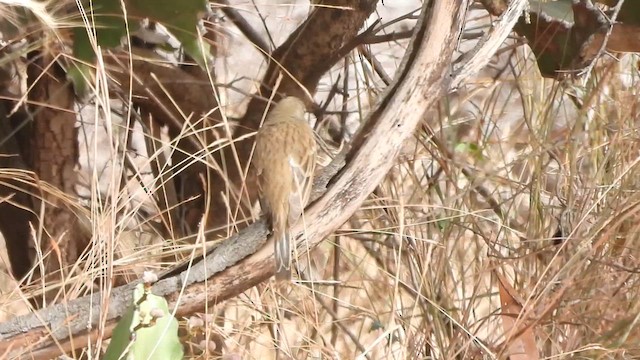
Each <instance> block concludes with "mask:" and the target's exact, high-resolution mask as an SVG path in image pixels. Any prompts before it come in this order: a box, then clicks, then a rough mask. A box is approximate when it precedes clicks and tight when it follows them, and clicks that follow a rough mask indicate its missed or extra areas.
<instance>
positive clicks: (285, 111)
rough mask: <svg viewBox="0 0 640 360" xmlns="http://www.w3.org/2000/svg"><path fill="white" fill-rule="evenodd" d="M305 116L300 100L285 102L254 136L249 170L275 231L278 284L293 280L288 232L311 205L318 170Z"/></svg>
mask: <svg viewBox="0 0 640 360" xmlns="http://www.w3.org/2000/svg"><path fill="white" fill-rule="evenodd" d="M304 113H305V105H304V103H303V102H302V100H300V99H298V98H296V97H293V96H290V97H286V98H284V99H282V100H280V102H279V103H278V104H277V105H276V106H275V107H274V108H273V110H271V112H270V113H269V114H268V115H267V118H266V119H265V121H264V124H263V125H262V127H261V128H260V130H259V131H258V135H257V136H256V148H255V152H254V155H253V167H254V169H255V171H256V175H257V180H258V191H259V194H260V205H261V207H262V211H263V212H264V213H265V214H267V215H268V216H269V218H270V221H271V227H272V229H273V238H274V241H275V242H274V250H275V251H274V252H275V261H276V279H277V280H289V279H290V278H291V270H290V267H291V239H290V236H289V229H290V228H291V226H292V225H294V224H295V223H296V222H297V221H298V219H299V218H300V216H301V215H302V212H303V210H304V208H305V206H306V205H307V202H308V201H309V195H310V194H311V185H312V182H313V172H314V169H315V165H316V141H315V138H314V134H313V130H312V129H311V127H310V126H309V124H308V123H307V122H306V121H305V118H304Z"/></svg>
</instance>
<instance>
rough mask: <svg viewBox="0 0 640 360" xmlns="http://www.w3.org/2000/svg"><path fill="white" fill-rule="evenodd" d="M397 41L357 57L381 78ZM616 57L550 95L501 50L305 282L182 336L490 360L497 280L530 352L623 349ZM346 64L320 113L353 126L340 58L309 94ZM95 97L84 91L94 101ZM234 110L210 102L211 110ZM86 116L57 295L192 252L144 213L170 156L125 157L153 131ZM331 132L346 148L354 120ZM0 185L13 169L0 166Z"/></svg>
mask: <svg viewBox="0 0 640 360" xmlns="http://www.w3.org/2000/svg"><path fill="white" fill-rule="evenodd" d="M288 11H289V10H288ZM290 11H291V12H285V14H288V15H289V16H292V12H294V11H297V12H300V10H299V9H296V10H290ZM278 14H280V16H282V14H281V13H278ZM274 17H275V18H276V19H278V17H277V16H274ZM405 26H406V25H405ZM285 28H286V27H285ZM282 31H283V32H284V31H286V30H282ZM281 35H282V34H281V33H279V34H278V36H281ZM236 41H239V40H237V39H236ZM405 44H406V43H405V42H400V43H399V44H395V45H393V46H392V45H389V44H383V45H378V46H375V47H373V48H372V52H373V54H374V55H375V56H381V57H384V58H385V59H387V61H385V62H384V65H385V67H386V70H387V72H388V73H389V74H392V73H393V70H394V66H395V61H396V59H395V57H397V55H398V54H399V53H400V51H401V49H402V47H403V46H404V45H405ZM242 49H243V47H242V46H238V47H237V48H232V49H231V50H230V51H229V54H230V56H232V57H233V56H242V55H238V52H239V51H242ZM633 59H634V58H632V57H627V58H625V61H623V62H621V63H619V64H615V63H613V62H611V61H607V62H603V63H602V64H601V66H599V67H597V69H596V72H595V73H594V76H592V77H591V79H590V80H589V81H588V82H587V83H586V84H578V82H569V81H567V82H566V83H562V84H561V83H558V82H553V81H549V80H543V79H541V78H540V77H539V75H538V73H537V70H536V69H535V64H534V63H533V62H532V61H531V56H530V54H528V53H527V52H526V51H525V50H523V49H522V48H519V49H518V50H517V51H514V52H505V53H503V55H502V56H501V57H500V58H499V59H496V63H495V64H494V67H493V68H488V69H487V70H486V71H485V72H484V73H483V74H481V75H480V76H479V77H478V79H476V81H475V82H474V83H471V84H469V85H468V86H467V88H465V89H464V90H463V91H461V92H459V93H458V94H456V95H451V96H450V97H448V98H447V99H443V100H442V102H441V104H440V107H439V109H434V111H433V112H432V113H431V114H430V118H429V119H425V125H424V126H423V127H421V128H419V129H417V131H416V135H415V138H414V139H413V141H412V142H411V143H408V144H406V147H405V149H404V152H403V154H402V156H401V158H400V159H399V160H398V162H397V165H396V166H395V167H394V168H393V170H392V171H391V172H390V173H389V175H388V176H387V178H386V180H385V181H384V182H383V183H382V184H380V185H379V186H378V188H377V189H376V191H375V192H374V194H372V195H371V197H370V198H369V200H368V201H367V202H366V203H365V204H363V206H362V208H361V210H360V211H359V212H358V213H357V214H355V215H354V216H353V218H352V219H351V220H350V221H349V222H348V223H347V224H345V225H343V226H342V227H341V228H340V229H338V230H336V232H335V234H334V235H333V236H332V237H330V238H327V239H326V240H325V241H324V243H323V244H322V245H321V246H320V247H318V248H316V249H313V250H312V251H311V252H310V254H308V255H303V256H301V257H300V259H299V261H300V264H299V268H300V269H301V270H302V271H301V272H302V275H301V276H302V277H303V278H304V279H306V280H308V281H304V282H303V281H301V282H299V283H296V284H292V285H289V286H283V285H278V284H276V283H274V282H269V283H264V284H261V285H259V286H256V287H254V288H252V289H250V290H248V291H246V292H245V293H243V294H242V295H240V296H238V297H237V298H235V299H232V300H228V301H225V302H223V303H219V304H217V305H215V306H214V307H212V308H209V309H208V311H207V316H203V318H205V320H206V321H205V322H204V324H206V325H205V326H204V328H203V329H201V330H203V334H201V335H199V336H194V338H193V339H192V341H193V342H195V343H198V342H199V341H200V340H201V339H207V341H211V342H213V343H215V342H219V341H223V342H224V350H223V353H224V354H225V356H226V358H229V359H231V358H241V359H268V358H275V357H276V351H274V349H276V348H280V349H282V351H283V352H284V353H286V354H290V355H291V356H293V357H294V358H299V359H303V358H341V359H355V358H357V359H362V358H369V359H387V358H398V359H400V358H406V359H420V358H437V359H456V358H458V359H471V358H494V357H495V358H505V357H506V355H507V353H506V351H507V348H508V347H507V346H506V345H505V340H507V338H506V337H505V330H504V327H503V319H502V317H501V316H500V311H501V302H500V294H499V288H498V280H497V276H498V274H499V275H500V276H503V277H504V278H506V279H508V281H509V284H510V285H511V286H512V287H513V288H514V289H515V291H516V292H517V295H518V296H519V301H520V302H521V305H522V307H523V309H524V313H523V314H521V315H522V316H521V317H520V318H519V319H518V320H517V321H516V323H517V324H525V323H526V324H529V325H530V326H531V329H532V330H533V333H534V334H535V336H536V341H537V345H538V349H539V351H540V354H541V357H544V358H550V359H555V358H565V357H569V356H574V357H576V358H604V359H609V358H611V359H617V358H633V357H638V356H640V346H638V345H637V344H640V331H638V329H637V322H638V314H639V313H640V291H639V288H638V285H637V282H638V279H639V277H638V275H637V274H638V269H640V263H639V260H638V258H640V256H639V255H640V251H639V250H640V249H638V247H637V243H638V239H636V237H637V234H638V233H639V231H638V230H640V229H639V225H638V224H640V221H639V220H640V212H638V211H637V210H639V209H640V195H638V194H637V193H636V188H637V187H638V181H637V180H636V179H640V173H639V172H638V162H639V161H640V157H639V155H638V154H640V152H639V150H640V146H639V145H638V144H639V142H638V132H637V127H638V123H639V121H640V113H639V109H640V106H639V103H638V99H639V98H640V97H639V94H638V91H640V90H639V89H640V86H638V84H639V79H638V69H637V67H634V66H633V65H632V63H633V61H632V60H633ZM227 60H228V61H229V62H231V61H232V60H233V58H231V59H227ZM626 60H629V61H626ZM0 64H2V61H0ZM227 65H228V64H227ZM345 69H348V74H345V75H343V79H344V78H347V79H348V80H349V82H348V83H347V85H348V88H349V89H350V91H349V95H350V97H349V99H348V105H347V106H348V108H349V109H351V110H353V111H354V112H353V113H352V114H351V115H350V116H349V117H348V118H343V119H341V118H339V117H337V116H336V118H335V119H333V120H334V122H335V123H340V122H343V123H346V124H352V123H358V122H359V121H360V120H361V119H362V118H363V117H364V116H365V115H366V109H367V107H368V105H367V104H368V103H370V102H372V101H375V99H376V97H377V96H378V94H379V93H380V91H381V90H383V85H382V81H381V80H380V77H379V75H376V74H375V73H374V71H373V70H372V68H371V66H370V65H369V64H368V63H366V62H365V61H364V60H362V59H361V58H359V57H357V56H351V57H349V59H348V60H347V66H342V65H341V66H337V67H336V68H335V69H334V72H333V73H332V74H329V75H328V77H327V79H326V82H325V83H326V84H331V83H332V82H333V81H332V80H333V79H335V76H336V75H337V74H338V73H343V72H344V71H345ZM343 74H344V73H343ZM497 74H500V75H499V76H497ZM221 76H225V77H230V76H231V75H230V72H229V73H227V74H224V75H221ZM251 76H258V74H251ZM485 79H486V80H485ZM247 90H250V88H248V89H247ZM324 95H326V91H320V92H319V93H318V95H317V99H322V98H323V96H324ZM109 98H110V96H109V93H108V92H105V91H104V89H102V90H101V89H97V90H96V93H95V99H96V102H101V103H102V104H109V103H110V99H109ZM234 99H240V97H239V95H237V94H236V95H235V97H234V95H232V94H231V95H230V94H228V93H226V92H225V93H224V95H223V100H224V101H223V103H225V102H229V103H234V102H235V101H236V100H234ZM341 100H342V99H340V100H335V104H334V106H335V107H336V108H339V107H341V106H342V103H341ZM102 109H103V110H101V111H96V110H95V108H93V110H90V111H89V112H88V115H89V116H90V117H91V115H92V114H93V116H92V119H91V120H90V121H89V122H85V123H84V124H83V125H84V131H85V134H87V136H86V137H85V138H84V140H83V141H81V144H82V145H83V147H84V154H86V155H85V156H87V160H86V163H85V166H86V168H85V169H84V174H85V178H86V184H87V186H86V188H84V189H83V190H80V191H79V193H80V194H82V195H83V196H84V198H85V201H84V202H82V204H83V205H84V206H85V209H87V210H86V211H85V212H84V216H86V223H87V224H88V225H87V227H88V229H89V230H90V231H91V233H92V251H91V252H90V253H89V254H88V255H87V257H86V258H85V259H82V260H83V261H81V262H79V263H78V268H77V269H76V271H74V272H72V273H71V275H70V276H69V277H68V278H66V279H64V280H65V281H66V284H67V285H68V287H67V288H66V289H65V292H64V293H63V294H61V296H64V297H66V298H73V297H76V296H78V295H81V294H85V293H87V292H88V291H91V290H109V289H110V288H111V286H112V284H111V283H110V282H109V281H107V279H108V278H110V277H111V276H113V275H116V274H120V275H124V276H125V277H124V278H123V279H125V280H126V279H133V278H135V277H136V276H138V274H139V273H140V271H141V270H143V269H159V268H163V267H169V266H171V265H172V263H170V262H167V261H166V259H167V256H166V255H168V254H180V253H185V252H187V253H188V252H189V251H190V250H192V249H193V248H194V246H193V245H192V244H182V243H181V242H180V241H175V242H173V243H172V245H171V246H169V245H167V242H163V241H162V239H161V238H160V237H159V236H158V235H157V233H155V232H154V230H153V229H154V226H153V222H154V220H151V221H149V220H148V218H149V217H151V218H153V217H154V216H156V217H157V214H158V213H159V212H160V211H163V210H164V209H159V208H158V207H157V205H155V202H154V200H153V197H152V196H151V195H153V194H154V193H155V191H157V188H158V187H161V186H163V185H164V184H162V176H155V175H153V172H152V171H151V170H150V169H151V166H154V161H156V159H157V157H158V156H159V155H160V154H164V153H167V152H169V151H171V146H170V144H169V143H168V142H167V139H166V138H158V137H155V138H154V140H157V141H159V142H160V143H162V145H163V146H164V148H163V149H162V150H161V151H160V150H159V151H157V152H155V153H154V152H151V153H146V150H144V149H131V148H128V150H127V151H125V147H126V144H127V143H133V144H136V141H137V142H138V143H140V142H144V137H147V138H149V137H152V136H153V135H152V134H149V133H148V132H143V131H142V130H140V128H137V129H128V128H127V124H126V122H124V121H122V120H121V119H120V118H119V117H116V115H115V112H110V111H106V110H105V108H102ZM106 109H109V108H106ZM124 112H125V113H126V109H125V110H124ZM232 112H236V113H237V112H239V111H238V110H237V109H232V107H229V110H228V113H229V114H231V113H232ZM427 124H429V126H427ZM346 127H347V129H346V131H345V133H346V135H347V137H348V136H349V133H350V132H351V131H353V126H351V127H350V126H349V125H346ZM185 135H186V134H185ZM127 137H137V138H138V140H136V141H134V142H131V141H129V140H128V139H127ZM140 139H142V140H140ZM98 153H100V154H98ZM105 154H108V156H104V155H105ZM98 155H102V156H98ZM124 164H128V165H124ZM176 166H180V165H179V164H178V165H175V164H174V169H172V170H173V171H175V167H176ZM168 174H170V173H168ZM2 176H7V177H10V176H14V177H15V174H13V173H11V171H10V170H4V169H3V170H1V171H0V177H2ZM83 191H84V192H83ZM132 198H133V199H137V201H130V199H132ZM69 201H72V200H69ZM141 208H142V209H144V211H143V212H141V211H140V209H141ZM145 214H146V216H145ZM249 215H251V214H249ZM254 215H255V214H254ZM225 216H226V215H225ZM247 217H248V218H247V219H238V220H237V221H245V220H246V221H251V218H250V216H247ZM233 226H234V225H233V224H231V225H230V228H229V231H230V232H232V231H233ZM38 233H39V229H34V234H35V236H37V235H38ZM174 240H176V239H174ZM200 246H202V244H201V243H199V244H197V245H196V247H200ZM163 261H164V262H163ZM5 262H6V261H5ZM2 285H3V291H4V295H3V298H2V305H3V306H2V309H4V310H5V311H7V309H17V310H11V311H12V312H13V311H20V308H21V307H22V311H24V310H25V309H24V306H25V305H24V304H25V302H21V299H23V298H22V296H23V295H21V294H32V293H31V290H30V289H24V290H23V293H20V292H17V291H15V284H14V283H12V282H11V280H6V281H3V283H2ZM47 286H48V287H49V288H51V287H55V286H56V285H52V284H48V285H47ZM58 286H59V284H58ZM41 290H42V289H39V291H41ZM33 291H36V292H38V289H33ZM6 316H7V317H10V316H11V315H10V314H7V315H6ZM517 326H519V325H517ZM201 337H202V338H201ZM280 337H283V339H279V338H280ZM513 341H514V340H513V339H511V340H509V341H507V342H513ZM98 346H100V345H98ZM92 349H93V351H95V349H96V348H95V344H93V345H92ZM196 352H197V351H196Z"/></svg>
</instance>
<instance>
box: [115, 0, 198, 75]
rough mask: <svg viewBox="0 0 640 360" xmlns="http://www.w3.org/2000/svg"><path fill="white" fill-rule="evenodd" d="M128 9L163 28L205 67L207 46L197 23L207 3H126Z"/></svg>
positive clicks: (148, 0)
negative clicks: (202, 40)
mask: <svg viewBox="0 0 640 360" xmlns="http://www.w3.org/2000/svg"><path fill="white" fill-rule="evenodd" d="M126 4H127V10H128V11H129V12H131V14H135V15H137V16H140V17H148V18H149V19H150V20H152V21H156V22H158V23H160V24H162V25H164V26H165V27H166V28H167V30H169V32H171V34H173V36H175V37H176V39H178V41H180V43H181V44H182V46H183V47H184V50H185V51H186V53H187V54H189V56H191V57H192V58H193V59H194V60H195V61H196V62H197V63H198V65H200V66H201V67H203V68H204V67H205V64H206V62H207V59H208V54H209V46H208V44H205V43H202V42H201V39H200V37H199V36H198V32H197V26H198V20H199V19H200V18H201V17H202V13H204V11H206V9H207V1H206V0H182V1H180V2H176V1H174V0H128V1H126Z"/></svg>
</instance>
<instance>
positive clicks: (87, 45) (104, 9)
mask: <svg viewBox="0 0 640 360" xmlns="http://www.w3.org/2000/svg"><path fill="white" fill-rule="evenodd" d="M124 3H125V7H126V9H125V10H123V9H122V2H121V1H120V0H93V1H89V0H83V1H82V4H83V5H84V6H83V9H84V12H85V13H86V17H84V19H85V20H84V21H83V24H82V25H79V26H78V27H76V28H74V30H73V34H74V42H73V54H74V56H75V57H76V58H77V59H78V60H80V61H79V62H76V63H75V64H74V65H73V66H71V68H70V69H68V76H69V78H70V79H71V80H72V81H73V84H74V87H75V89H76V94H78V95H79V96H83V95H84V94H86V92H87V89H88V85H89V83H92V82H93V78H94V75H93V70H92V68H91V66H90V65H88V64H93V63H94V61H95V50H96V49H97V48H98V47H100V48H101V49H111V48H115V47H117V46H119V45H120V44H121V42H122V38H123V37H125V36H126V35H127V33H131V32H134V31H135V30H137V29H138V27H139V22H140V20H142V19H149V20H151V21H155V22H157V23H159V24H161V25H163V26H165V27H166V28H167V30H169V32H171V33H172V34H173V35H174V36H175V37H176V39H178V41H180V43H181V44H182V46H183V47H184V49H185V52H186V53H187V54H188V55H189V56H191V57H192V58H193V59H194V60H195V61H196V62H197V63H198V65H200V66H201V67H205V64H206V63H207V60H208V54H209V46H208V45H207V44H204V43H202V42H201V39H200V37H199V36H198V31H197V25H198V21H199V19H200V17H201V15H202V14H203V13H204V12H205V11H206V9H207V1H206V0H181V1H179V2H176V1H170V0H126V1H125V2H124ZM125 13H126V14H127V21H125V17H124V14H125ZM127 26H128V27H129V31H128V32H127Z"/></svg>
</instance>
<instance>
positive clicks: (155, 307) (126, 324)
mask: <svg viewBox="0 0 640 360" xmlns="http://www.w3.org/2000/svg"><path fill="white" fill-rule="evenodd" d="M133 297H134V304H133V305H132V306H131V308H130V309H129V311H127V313H126V314H125V315H124V316H123V317H122V319H121V320H120V321H119V322H118V325H117V326H116V328H115V330H114V333H113V337H112V340H111V343H110V344H109V347H108V348H107V352H106V354H105V359H108V360H115V359H128V360H150V359H153V360H156V359H157V360H178V359H182V356H183V350H182V344H181V343H180V340H179V338H178V321H177V320H176V319H175V318H174V317H173V316H172V315H171V313H170V312H169V308H168V305H167V301H166V300H165V299H164V298H163V297H160V296H156V295H153V294H151V293H146V294H145V289H144V285H143V284H138V286H136V288H135V290H134V296H133Z"/></svg>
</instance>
